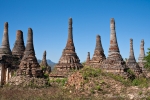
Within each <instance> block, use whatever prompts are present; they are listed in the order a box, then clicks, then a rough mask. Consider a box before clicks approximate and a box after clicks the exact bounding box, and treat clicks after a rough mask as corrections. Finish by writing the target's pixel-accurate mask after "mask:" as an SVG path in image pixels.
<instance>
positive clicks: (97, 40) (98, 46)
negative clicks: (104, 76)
mask: <svg viewBox="0 0 150 100" xmlns="http://www.w3.org/2000/svg"><path fill="white" fill-rule="evenodd" d="M95 50H98V51H101V52H104V50H103V47H102V44H101V37H100V35H97V36H96V47H95Z"/></svg>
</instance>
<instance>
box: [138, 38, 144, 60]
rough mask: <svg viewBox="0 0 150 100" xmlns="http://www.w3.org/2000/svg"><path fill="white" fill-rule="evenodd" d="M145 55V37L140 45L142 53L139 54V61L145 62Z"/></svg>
mask: <svg viewBox="0 0 150 100" xmlns="http://www.w3.org/2000/svg"><path fill="white" fill-rule="evenodd" d="M144 57H145V51H144V39H142V40H141V45H140V55H139V58H138V62H145V61H144Z"/></svg>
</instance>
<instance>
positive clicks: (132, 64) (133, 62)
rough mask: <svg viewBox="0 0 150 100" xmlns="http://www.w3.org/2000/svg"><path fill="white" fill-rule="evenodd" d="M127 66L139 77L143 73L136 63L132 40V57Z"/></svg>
mask: <svg viewBox="0 0 150 100" xmlns="http://www.w3.org/2000/svg"><path fill="white" fill-rule="evenodd" d="M127 66H128V67H129V68H130V69H131V70H133V71H134V72H135V74H136V75H137V76H138V75H139V74H140V73H141V69H140V67H139V65H138V64H137V63H136V60H135V56H134V50H133V39H130V55H129V59H128V61H127Z"/></svg>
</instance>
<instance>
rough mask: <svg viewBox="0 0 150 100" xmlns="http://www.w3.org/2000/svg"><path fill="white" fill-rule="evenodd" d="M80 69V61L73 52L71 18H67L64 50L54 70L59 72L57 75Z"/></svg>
mask: <svg viewBox="0 0 150 100" xmlns="http://www.w3.org/2000/svg"><path fill="white" fill-rule="evenodd" d="M82 67H83V65H82V64H81V63H80V59H79V58H78V56H77V54H76V52H75V46H74V42H73V33H72V18H69V28H68V40H67V44H66V47H65V49H64V50H63V52H62V56H61V57H60V59H59V62H58V64H57V65H56V66H55V69H56V70H57V71H59V74H61V72H62V73H66V71H69V70H72V69H77V70H79V69H81V68H82ZM61 75H62V74H61ZM51 76H52V75H51Z"/></svg>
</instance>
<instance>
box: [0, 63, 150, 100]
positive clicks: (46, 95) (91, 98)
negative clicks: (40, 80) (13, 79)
mask: <svg viewBox="0 0 150 100" xmlns="http://www.w3.org/2000/svg"><path fill="white" fill-rule="evenodd" d="M49 83H50V86H49V87H47V86H45V88H38V87H36V86H34V85H31V86H30V87H25V88H21V87H19V88H18V87H8V86H7V85H6V86H5V88H1V89H0V99H1V100H20V99H21V100H22V98H24V99H26V100H150V79H147V78H144V77H140V78H135V79H133V80H130V79H124V78H123V77H121V76H118V75H114V74H111V73H106V72H103V71H102V70H101V69H94V68H91V67H88V66H85V67H84V68H83V69H81V70H79V71H77V70H72V71H71V72H70V75H69V77H68V78H63V79H59V78H57V79H49ZM35 95H36V96H35ZM12 98H13V99H12Z"/></svg>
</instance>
